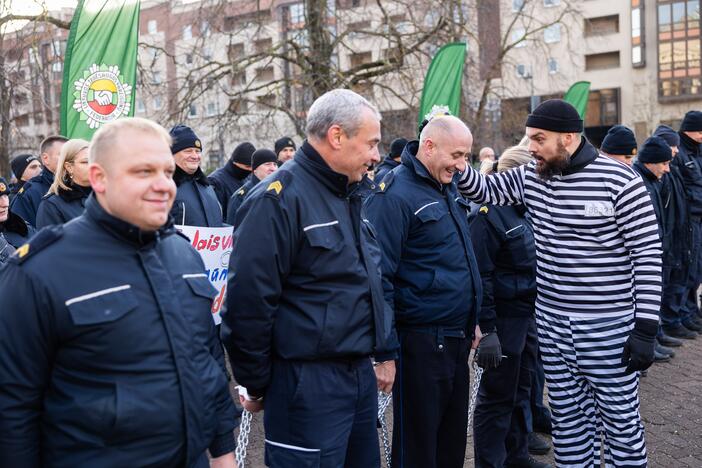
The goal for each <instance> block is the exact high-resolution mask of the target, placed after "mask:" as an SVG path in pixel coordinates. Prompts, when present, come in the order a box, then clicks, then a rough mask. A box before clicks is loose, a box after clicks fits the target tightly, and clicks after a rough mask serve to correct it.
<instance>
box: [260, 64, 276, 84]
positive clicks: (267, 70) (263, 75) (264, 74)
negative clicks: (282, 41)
mask: <svg viewBox="0 0 702 468" xmlns="http://www.w3.org/2000/svg"><path fill="white" fill-rule="evenodd" d="M273 78H275V72H274V71H273V67H261V68H257V69H256V80H258V81H273Z"/></svg>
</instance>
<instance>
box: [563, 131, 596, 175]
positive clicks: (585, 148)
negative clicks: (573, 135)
mask: <svg viewBox="0 0 702 468" xmlns="http://www.w3.org/2000/svg"><path fill="white" fill-rule="evenodd" d="M598 154H599V152H598V151H597V148H595V147H594V146H592V144H591V143H590V142H589V141H587V138H585V136H581V137H580V145H579V146H578V149H576V150H575V153H573V154H572V155H571V156H570V161H568V167H566V168H565V169H564V170H563V172H562V173H561V174H562V175H569V174H575V173H576V172H580V171H581V170H583V169H585V167H586V166H587V165H588V164H590V163H591V162H592V161H594V160H595V159H597V156H598Z"/></svg>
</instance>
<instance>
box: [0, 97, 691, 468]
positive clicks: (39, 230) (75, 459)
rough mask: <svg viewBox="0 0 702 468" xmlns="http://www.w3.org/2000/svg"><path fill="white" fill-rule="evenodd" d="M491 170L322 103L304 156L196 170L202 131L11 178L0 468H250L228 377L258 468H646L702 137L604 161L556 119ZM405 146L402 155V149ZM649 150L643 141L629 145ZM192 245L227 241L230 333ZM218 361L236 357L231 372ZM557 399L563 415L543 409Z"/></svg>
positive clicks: (673, 332)
mask: <svg viewBox="0 0 702 468" xmlns="http://www.w3.org/2000/svg"><path fill="white" fill-rule="evenodd" d="M525 127H526V131H525V137H524V139H523V140H522V141H521V142H515V143H517V144H516V145H515V146H513V147H510V148H508V149H506V150H504V151H503V152H502V154H501V155H499V157H498V156H497V155H496V153H495V151H494V150H493V149H491V148H488V147H485V148H482V149H481V150H480V151H478V152H477V153H478V163H479V164H478V165H479V169H480V170H476V169H474V168H473V167H471V164H470V157H471V154H472V153H473V135H472V133H471V131H470V129H469V128H468V127H467V126H466V124H465V123H464V122H462V121H461V120H460V119H458V118H457V117H454V116H450V115H436V116H432V117H430V118H428V119H426V120H425V121H424V122H423V123H422V125H421V126H420V129H419V134H418V135H417V137H416V138H403V137H398V138H396V139H394V140H393V141H392V143H391V145H390V146H389V151H388V153H387V155H386V156H385V157H384V158H383V159H382V161H381V158H380V155H379V150H378V146H379V143H380V140H381V116H380V113H379V112H378V110H377V109H376V108H375V107H374V106H373V105H372V104H371V103H369V102H368V101H367V100H366V99H364V98H363V97H361V96H360V95H358V94H356V93H354V92H352V91H349V90H342V89H338V90H333V91H330V92H328V93H326V94H324V95H323V96H321V97H319V98H318V99H317V100H316V101H315V102H314V103H313V105H312V106H311V108H310V109H309V111H308V114H307V124H306V139H305V140H304V141H303V143H302V144H301V146H300V147H299V148H298V147H297V146H296V144H295V142H294V141H293V139H292V138H290V137H282V138H280V139H278V140H277V141H275V142H274V144H273V145H272V146H273V149H268V148H258V149H257V148H255V146H254V145H253V144H252V143H250V142H243V143H240V144H239V145H238V146H236V147H235V148H234V150H233V151H232V153H231V157H230V158H229V160H228V161H227V162H226V163H225V165H224V167H222V168H220V169H217V170H216V171H214V172H213V173H212V174H210V175H209V176H208V175H206V174H205V173H204V172H203V169H202V150H203V144H202V141H201V140H200V139H199V137H198V136H197V133H196V131H195V129H192V128H190V127H187V126H185V125H176V126H175V127H173V128H171V130H170V131H166V130H165V129H163V128H162V127H161V126H159V125H158V124H155V123H153V122H151V121H148V120H145V119H139V118H123V119H119V120H117V121H114V122H111V123H109V124H106V125H104V126H103V127H102V128H100V129H99V130H98V131H97V132H96V133H95V135H94V136H93V138H92V140H91V141H90V142H89V141H86V140H81V139H67V138H64V137H62V136H51V137H48V138H46V139H45V140H44V141H43V142H42V143H41V146H40V148H39V153H40V154H39V156H38V157H37V156H33V155H30V154H23V155H19V156H17V157H15V158H14V159H12V161H11V167H12V171H13V176H14V183H13V184H12V185H10V184H8V183H7V182H6V180H5V179H2V178H0V353H2V355H3V356H5V359H3V360H0V466H8V467H10V466H23V467H24V466H27V467H32V466H37V467H38V466H56V467H63V466H85V465H95V466H106V467H107V466H114V467H123V466H163V467H175V466H183V467H203V466H214V467H218V468H224V467H232V466H236V462H235V459H234V455H233V452H234V450H235V440H234V437H233V431H234V429H235V428H236V427H237V425H238V424H239V415H240V409H239V407H238V406H237V405H235V402H234V401H233V399H232V397H231V395H230V392H229V384H228V379H230V378H231V377H230V376H229V375H228V371H227V366H226V365H225V359H227V358H228V359H229V363H230V365H231V369H232V373H233V379H234V380H235V381H236V383H238V384H239V385H242V386H243V387H245V388H246V392H242V396H240V397H239V401H238V402H237V403H239V404H240V406H242V407H243V408H244V409H246V410H248V411H250V412H258V411H262V410H263V411H264V418H263V423H264V430H265V459H266V464H267V465H268V466H271V467H302V466H309V467H340V466H346V467H363V468H367V467H374V466H375V467H379V466H380V448H379V443H378V433H377V411H378V391H381V392H386V393H392V395H393V400H392V401H393V434H392V466H393V467H398V468H400V467H402V468H411V467H423V468H424V467H429V468H431V467H436V468H451V467H461V466H463V464H464V459H465V451H466V444H467V440H466V439H467V438H466V433H467V429H468V427H467V426H468V411H469V399H470V398H469V397H470V389H469V381H470V379H469V372H470V363H469V355H470V352H471V349H475V360H476V362H477V365H479V366H480V367H481V368H482V369H483V376H482V379H481V381H480V387H479V389H478V396H477V403H476V405H475V414H474V428H473V439H474V444H473V445H474V451H475V453H474V460H475V466H477V467H500V468H501V467H510V468H516V467H537V468H538V467H542V468H543V467H548V466H549V465H548V464H546V463H543V462H539V461H537V460H535V459H534V458H533V457H532V455H535V454H544V453H546V452H548V451H549V450H550V449H551V447H550V445H549V443H548V442H547V441H546V440H544V439H543V438H542V437H539V436H537V435H536V433H537V432H542V433H546V434H549V435H551V437H552V441H553V449H554V452H555V460H556V464H557V466H593V465H599V464H600V459H601V457H603V459H604V460H605V464H606V465H607V466H625V465H626V466H646V464H647V451H646V444H645V437H644V427H643V424H642V422H641V417H640V414H639V399H638V385H639V377H640V376H642V375H645V373H646V369H648V367H649V366H650V365H651V364H652V363H653V362H654V361H660V362H665V361H668V360H670V359H671V358H673V357H674V356H675V351H674V349H673V348H676V347H680V346H681V345H682V344H683V340H693V339H695V338H697V336H698V334H699V333H700V332H702V318H701V313H700V309H699V307H698V305H697V299H698V298H697V289H698V287H699V285H700V283H701V282H702V248H701V247H702V245H701V244H702V154H701V145H702V112H699V111H690V112H688V113H687V114H686V115H685V117H684V119H683V120H682V123H681V126H680V130H679V131H675V130H673V129H672V128H670V127H667V126H664V125H661V126H659V127H658V128H657V129H656V130H655V131H654V133H653V135H651V136H650V137H648V138H646V139H645V141H644V143H643V144H642V145H641V146H640V147H639V145H638V144H637V140H636V138H635V135H634V133H633V132H632V131H631V130H630V129H628V128H626V127H624V126H621V125H618V126H614V127H612V128H611V130H610V131H609V132H608V134H607V136H606V137H605V139H604V140H603V141H602V144H601V145H600V147H599V148H596V147H595V146H593V145H592V144H591V143H590V142H589V141H588V140H587V138H585V137H584V136H583V130H584V128H583V121H582V119H581V118H580V116H579V115H578V113H577V111H576V110H575V109H574V108H573V107H572V106H571V105H570V104H568V103H566V102H565V101H562V100H549V101H545V102H544V103H542V104H541V105H540V106H539V107H538V108H536V109H535V110H534V111H533V112H532V113H531V114H530V115H529V117H528V118H527V121H526V124H525ZM405 137H409V135H405ZM640 137H643V136H640ZM178 225H188V226H204V227H222V226H229V225H230V226H233V227H234V239H235V241H234V245H233V250H232V252H231V256H230V258H229V265H228V266H229V275H228V280H227V297H226V308H225V310H224V311H223V312H222V314H221V317H222V325H221V329H220V327H215V325H214V322H213V320H212V318H211V317H212V316H211V312H210V308H211V304H212V300H213V298H214V297H215V296H216V295H217V291H216V290H215V289H214V288H213V287H212V285H211V284H210V282H209V279H208V276H207V274H206V272H205V268H204V264H203V262H202V259H201V258H200V257H199V256H198V254H197V253H196V252H195V250H194V249H193V248H192V247H191V246H190V242H189V240H188V239H187V237H185V236H184V235H182V234H180V233H179V232H178V230H177V229H176V226H178ZM224 350H226V353H225V352H224ZM544 382H545V385H546V386H547V387H548V395H549V405H548V408H547V407H546V406H545V405H544V403H543V393H544V392H543V390H544Z"/></svg>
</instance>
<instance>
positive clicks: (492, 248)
mask: <svg viewBox="0 0 702 468" xmlns="http://www.w3.org/2000/svg"><path fill="white" fill-rule="evenodd" d="M470 232H471V238H472V240H473V247H474V248H475V256H476V258H477V259H478V267H479V268H480V276H481V278H482V281H483V304H482V307H481V309H480V314H479V315H478V323H479V324H480V329H481V330H482V331H483V332H490V331H492V330H493V329H494V328H495V320H496V319H497V317H531V316H532V315H533V314H534V301H535V300H536V246H535V245H534V233H533V231H532V227H531V223H529V220H528V219H527V217H526V209H525V208H524V206H523V205H515V206H493V205H483V206H481V207H479V208H478V209H476V210H474V211H473V212H472V213H471V225H470Z"/></svg>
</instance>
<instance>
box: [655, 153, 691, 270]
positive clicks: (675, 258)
mask: <svg viewBox="0 0 702 468" xmlns="http://www.w3.org/2000/svg"><path fill="white" fill-rule="evenodd" d="M661 182H662V184H663V186H662V187H661V201H662V204H663V219H664V225H665V226H666V228H668V229H670V235H671V236H672V239H671V241H670V247H669V248H668V249H667V250H664V251H663V265H664V266H666V267H669V268H686V265H687V264H688V263H689V262H690V255H691V251H690V244H691V242H692V237H691V236H692V234H691V232H690V219H689V218H690V213H689V207H688V203H687V197H686V194H685V186H684V185H683V180H682V175H681V174H680V168H679V167H677V166H676V165H673V164H671V165H670V173H668V174H666V175H665V176H663V179H662V181H661Z"/></svg>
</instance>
